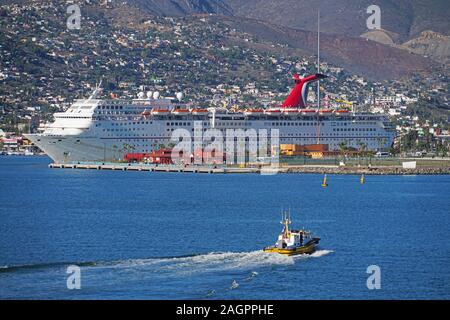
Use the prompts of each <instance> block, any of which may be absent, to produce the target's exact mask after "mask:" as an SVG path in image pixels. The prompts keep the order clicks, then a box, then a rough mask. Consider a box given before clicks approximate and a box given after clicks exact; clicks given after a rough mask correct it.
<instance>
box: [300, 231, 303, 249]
mask: <svg viewBox="0 0 450 320" xmlns="http://www.w3.org/2000/svg"><path fill="white" fill-rule="evenodd" d="M300 245H301V246H302V245H303V231H300Z"/></svg>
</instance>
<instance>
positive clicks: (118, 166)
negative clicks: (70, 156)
mask: <svg viewBox="0 0 450 320" xmlns="http://www.w3.org/2000/svg"><path fill="white" fill-rule="evenodd" d="M49 168H52V169H84V170H114V171H149V172H180V173H182V172H184V173H209V174H213V173H260V172H261V169H259V168H256V167H244V168H241V167H228V166H207V165H195V166H179V165H161V164H160V165H155V164H135V163H51V164H49Z"/></svg>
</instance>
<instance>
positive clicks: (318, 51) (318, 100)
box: [317, 10, 320, 111]
mask: <svg viewBox="0 0 450 320" xmlns="http://www.w3.org/2000/svg"><path fill="white" fill-rule="evenodd" d="M317 73H320V10H318V11H317ZM319 110H320V80H318V81H317V111H319Z"/></svg>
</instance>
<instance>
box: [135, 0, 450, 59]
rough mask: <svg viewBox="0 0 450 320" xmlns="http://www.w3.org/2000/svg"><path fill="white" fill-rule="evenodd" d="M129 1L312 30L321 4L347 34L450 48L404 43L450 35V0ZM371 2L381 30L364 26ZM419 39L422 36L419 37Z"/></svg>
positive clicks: (154, 9)
mask: <svg viewBox="0 0 450 320" xmlns="http://www.w3.org/2000/svg"><path fill="white" fill-rule="evenodd" d="M128 2H129V3H131V4H136V5H137V6H139V7H140V8H143V9H144V10H146V11H147V12H149V13H151V14H155V15H160V16H183V15H192V14H196V13H214V14H217V13H218V14H220V15H225V16H229V17H235V18H238V19H239V20H240V21H242V22H246V23H249V22H250V21H252V20H260V21H263V22H267V23H271V24H276V25H280V26H283V27H288V28H293V29H299V30H305V31H313V32H315V31H316V30H317V12H318V10H319V9H320V13H321V30H322V32H323V33H328V34H334V35H340V36H349V37H358V36H361V35H362V36H363V37H364V38H369V39H372V40H374V41H376V42H379V43H381V44H385V45H386V44H387V45H393V44H394V47H396V48H398V49H401V50H405V51H406V52H413V53H417V54H421V55H424V56H425V57H426V58H428V57H430V58H432V59H433V60H437V61H441V60H442V56H450V50H449V49H448V48H447V46H446V45H445V43H444V44H443V43H439V44H436V45H437V46H439V49H436V50H435V49H433V48H428V47H430V46H429V45H427V44H426V43H424V44H423V45H422V44H417V45H415V46H416V47H419V46H420V47H421V48H420V49H417V50H415V49H414V48H412V47H411V46H410V45H409V44H407V45H406V46H402V44H403V43H405V42H407V41H409V40H413V39H418V38H420V34H421V33H422V32H423V31H427V30H430V31H432V32H436V33H440V34H442V35H450V34H449V32H450V20H449V19H448V17H449V16H450V5H449V2H448V1H447V0H397V1H392V0H378V1H372V0H340V1H333V0H314V1H313V0H271V1H266V0H246V1H241V0H171V1H166V0H128ZM372 4H376V5H378V6H380V9H381V27H382V31H381V32H379V31H371V30H368V29H367V26H366V20H367V18H368V16H369V14H367V13H366V10H367V7H368V6H369V5H372ZM242 18H244V19H242ZM386 35H387V36H386ZM346 41H347V42H349V41H350V40H346ZM416 42H420V39H419V40H417V41H416ZM425 47H427V48H425ZM431 47H432V46H431ZM368 49H370V48H368ZM369 52H371V51H369ZM360 53H361V52H360ZM363 53H364V54H367V53H368V52H363ZM392 54H394V53H392ZM403 57H404V56H402V55H399V56H398V57H397V59H398V60H402V59H403ZM445 60H446V59H445Z"/></svg>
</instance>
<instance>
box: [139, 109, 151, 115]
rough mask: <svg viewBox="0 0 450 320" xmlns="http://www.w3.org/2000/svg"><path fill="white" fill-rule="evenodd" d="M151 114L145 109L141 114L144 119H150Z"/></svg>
mask: <svg viewBox="0 0 450 320" xmlns="http://www.w3.org/2000/svg"><path fill="white" fill-rule="evenodd" d="M151 114H152V113H151V112H150V111H149V110H147V109H145V110H144V111H142V112H141V116H143V117H148V116H149V115H151Z"/></svg>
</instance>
